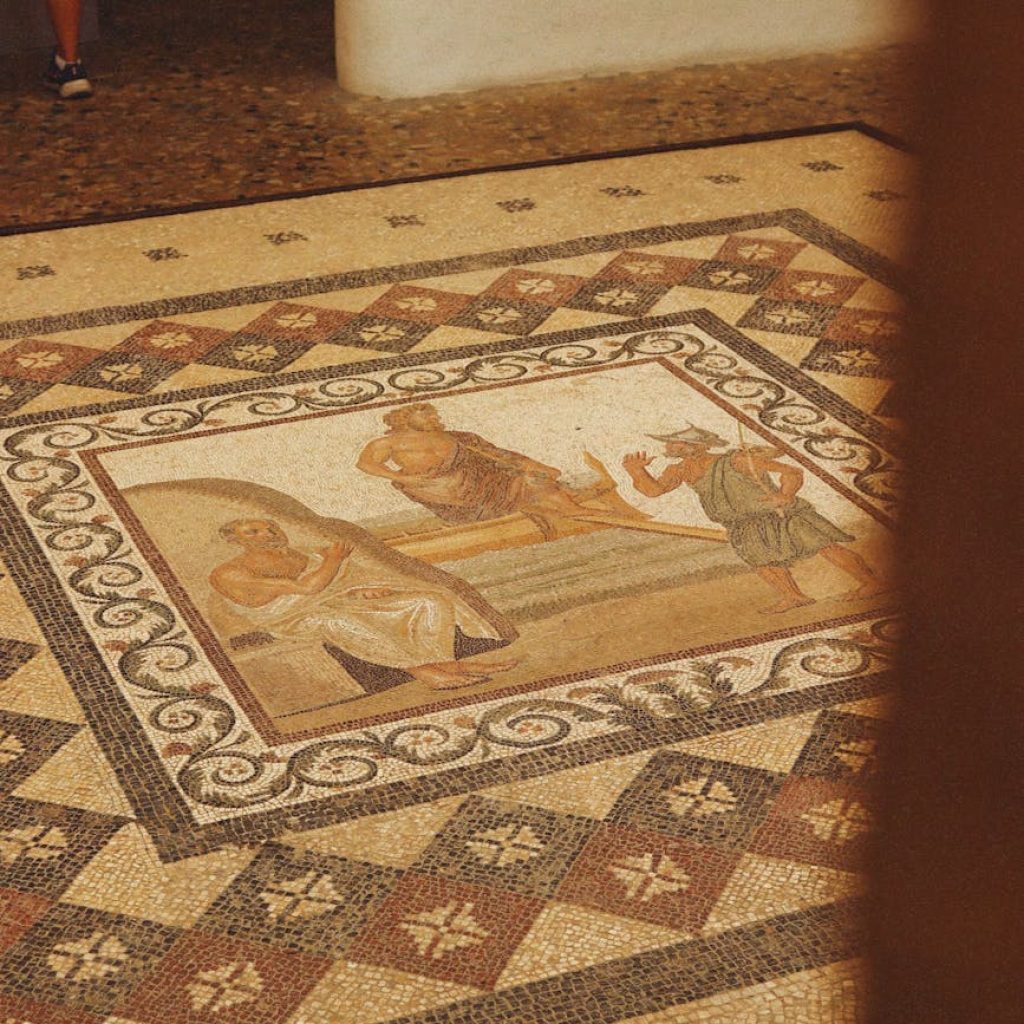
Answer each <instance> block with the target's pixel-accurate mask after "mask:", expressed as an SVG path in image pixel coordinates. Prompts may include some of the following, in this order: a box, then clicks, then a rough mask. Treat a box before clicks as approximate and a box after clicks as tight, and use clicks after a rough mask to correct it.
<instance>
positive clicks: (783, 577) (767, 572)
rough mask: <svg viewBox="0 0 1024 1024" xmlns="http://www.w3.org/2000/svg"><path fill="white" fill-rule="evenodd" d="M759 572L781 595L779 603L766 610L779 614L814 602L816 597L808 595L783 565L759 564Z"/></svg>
mask: <svg viewBox="0 0 1024 1024" xmlns="http://www.w3.org/2000/svg"><path fill="white" fill-rule="evenodd" d="M757 574H758V576H760V577H761V579H763V580H764V581H765V583H767V584H769V585H770V586H771V587H772V589H773V590H774V591H775V592H776V593H777V594H778V595H779V601H778V603H777V604H774V605H772V607H771V608H765V609H764V611H766V612H771V613H774V614H778V613H780V612H787V611H789V610H790V609H791V608H800V607H802V606H803V605H806V604H814V598H813V597H808V596H807V595H806V594H805V593H804V592H803V591H802V590H801V589H800V587H799V586H798V585H797V582H796V580H795V579H794V578H793V574H792V573H791V572H790V571H789V570H788V569H787V568H786V567H785V566H782V565H759V566H757Z"/></svg>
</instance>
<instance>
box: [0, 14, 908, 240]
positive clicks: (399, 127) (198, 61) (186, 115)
mask: <svg viewBox="0 0 1024 1024" xmlns="http://www.w3.org/2000/svg"><path fill="white" fill-rule="evenodd" d="M330 7H331V5H330V4H328V3H326V2H322V0H317V2H313V0H254V2H252V3H247V4H245V5H237V4H224V3H211V4H188V3H185V2H183V0H173V2H167V3H162V4H159V5H130V4H120V3H119V4H117V5H116V6H115V7H114V9H113V11H112V15H113V16H112V21H111V24H109V25H108V26H107V27H106V28H105V30H104V35H103V39H102V41H101V42H99V43H97V44H93V46H92V47H91V48H86V50H85V54H86V56H87V58H88V60H89V67H90V69H91V73H92V76H93V78H94V81H95V84H96V87H97V92H96V96H95V98H94V99H92V100H89V101H85V102H80V103H77V104H72V103H65V102H55V101H54V99H53V97H52V96H51V94H49V93H47V92H46V91H45V90H43V89H42V88H41V87H40V85H39V74H40V65H41V60H42V58H41V56H40V55H39V54H38V53H35V54H25V55H22V56H20V57H18V58H17V59H14V60H12V61H10V62H9V63H8V64H7V66H6V67H4V68H2V69H0V153H4V154H8V155H9V157H8V159H5V160H4V161H3V165H2V166H0V186H2V188H0V226H14V225H19V224H31V223H38V222H41V221H53V220H65V219H73V218H78V217H83V216H87V215H96V214H123V213H128V212H132V211H136V210H141V209H146V208H153V207H167V206H177V205H183V204H190V203H198V202H218V201H223V200H230V199H235V198H238V197H257V196H264V195H273V194H280V193H284V192H291V191H297V190H304V189H315V188H329V187H333V186H338V185H344V184H349V183H354V182H364V181H387V180H392V179H396V178H405V177H411V176H420V175H427V174H437V173H443V172H446V171H451V170H461V169H466V168H473V167H486V166H495V165H502V164H510V163H519V162H525V161H534V160H542V159H546V158H551V157H559V156H568V155H578V154H585V153H599V152H606V151H609V150H621V149H630V148H637V147H644V146H654V145H663V144H671V143H679V142H687V141H695V140H701V139H710V138H716V137H722V136H731V135H738V134H744V133H751V132H767V131H775V130H781V129H787V128H795V127H800V126H805V125H810V124H826V123H831V122H840V121H850V120H863V121H866V122H868V123H871V124H874V125H877V126H879V127H882V128H885V129H887V130H889V131H891V132H894V133H897V134H903V135H905V134H907V132H908V130H909V126H908V120H909V118H908V107H909V104H908V103H907V96H908V94H909V93H910V90H911V87H912V79H913V73H914V68H913V64H914V61H913V53H912V52H911V51H909V50H908V49H907V48H906V47H898V46H893V47H887V48H884V49H881V50H873V51H850V52H845V53H840V54H832V55H828V56H809V57H802V58H798V59H791V60H783V61H773V62H768V63H758V64H730V65H723V66H718V67H710V66H709V67H696V68H686V69H680V70H674V71H659V72H648V73H643V74H620V75H616V76H612V77H606V78H600V79H584V80H581V81H575V82H562V83H552V84H543V85H533V86H525V87H517V88H500V89H497V88H496V89H489V90H484V91H480V92H476V93H467V94H457V95H445V96H440V97H434V98H430V99H425V100H424V99H416V100H404V101H402V100H399V101H395V100H392V101H385V100H379V99H375V98H372V97H356V96H352V95H348V94H345V93H343V92H341V91H340V90H339V89H338V88H337V86H336V84H335V81H334V69H333V54H332V51H331V38H332V37H331V25H330ZM296 26H303V30H302V31H301V32H299V31H296Z"/></svg>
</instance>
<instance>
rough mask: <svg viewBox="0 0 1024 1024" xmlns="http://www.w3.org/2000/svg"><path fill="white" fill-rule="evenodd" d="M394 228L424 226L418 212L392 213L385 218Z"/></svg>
mask: <svg viewBox="0 0 1024 1024" xmlns="http://www.w3.org/2000/svg"><path fill="white" fill-rule="evenodd" d="M384 219H385V220H386V221H387V222H388V223H389V224H390V225H391V226H392V227H393V228H409V227H423V221H422V220H420V216H419V214H417V213H392V214H390V215H389V216H387V217H385V218H384Z"/></svg>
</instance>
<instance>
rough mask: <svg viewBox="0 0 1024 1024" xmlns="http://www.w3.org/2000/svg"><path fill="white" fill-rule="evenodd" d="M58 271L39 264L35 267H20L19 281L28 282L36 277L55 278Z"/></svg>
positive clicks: (18, 272) (18, 271)
mask: <svg viewBox="0 0 1024 1024" xmlns="http://www.w3.org/2000/svg"><path fill="white" fill-rule="evenodd" d="M55 273H56V271H55V270H54V269H53V267H51V266H48V265H47V264H45V263H40V264H37V265H36V266H34V267H18V270H17V276H18V280H19V281H28V280H31V279H32V278H35V277H53V275H54V274H55Z"/></svg>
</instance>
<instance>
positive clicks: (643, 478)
mask: <svg viewBox="0 0 1024 1024" xmlns="http://www.w3.org/2000/svg"><path fill="white" fill-rule="evenodd" d="M653 461H654V456H653V455H648V454H647V452H634V453H633V454H632V455H627V456H625V457H624V458H623V460H622V466H623V468H624V469H625V470H626V472H627V473H628V474H629V478H630V479H631V480H632V481H633V486H634V487H635V488H636V489H637V490H638V491H639V492H640V493H641V494H643V495H644V496H645V497H648V498H659V497H661V495H663V494H668V492H669V491H674V490H675V489H676V488H677V487H678V486H679V485H680V484H681V483H682V482H683V478H682V476H681V475H680V473H679V471H678V469H677V468H676V467H675V466H669V467H668V468H667V469H666V470H665V471H664V472H663V473H662V474H661V476H658V477H655V476H652V475H651V474H650V472H648V469H647V467H648V466H649V465H650V464H651V463H652V462H653Z"/></svg>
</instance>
